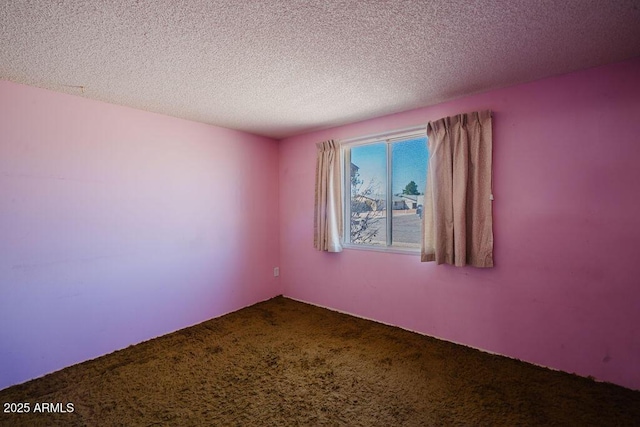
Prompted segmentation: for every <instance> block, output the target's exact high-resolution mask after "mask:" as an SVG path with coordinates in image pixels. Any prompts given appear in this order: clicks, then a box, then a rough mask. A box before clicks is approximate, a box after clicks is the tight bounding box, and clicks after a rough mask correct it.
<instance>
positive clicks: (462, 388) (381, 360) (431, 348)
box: [0, 297, 640, 426]
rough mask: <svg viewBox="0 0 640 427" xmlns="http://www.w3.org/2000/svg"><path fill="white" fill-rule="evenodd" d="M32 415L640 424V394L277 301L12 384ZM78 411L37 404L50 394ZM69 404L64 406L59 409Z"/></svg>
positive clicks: (8, 420) (64, 420)
mask: <svg viewBox="0 0 640 427" xmlns="http://www.w3.org/2000/svg"><path fill="white" fill-rule="evenodd" d="M0 402H2V403H3V409H4V403H6V402H29V403H30V407H31V411H32V412H31V413H29V414H13V415H9V414H5V413H2V414H0V424H2V425H10V426H20V425H28V426H34V425H65V426H67V425H89V426H108V425H140V426H156V425H157V426H159V425H213V426H218V425H219V426H236V425H237V426H247V425H258V426H270V425H302V426H318V425H346V426H424V425H427V426H428V425H447V426H448V425H470V426H476V425H487V426H496V425H505V426H515V425H534V426H547V425H568V426H585V425H597V426H604V425H612V426H625V425H629V426H630V425H640V392H637V391H631V390H627V389H624V388H622V387H618V386H614V385H611V384H603V383H596V382H594V381H591V380H588V379H585V378H580V377H577V376H574V375H569V374H565V373H560V372H555V371H550V370H547V369H543V368H538V367H535V366H532V365H529V364H526V363H522V362H518V361H515V360H511V359H507V358H504V357H498V356H493V355H489V354H486V353H482V352H479V351H476V350H472V349H469V348H466V347H462V346H458V345H455V344H451V343H447V342H443V341H438V340H436V339H432V338H428V337H424V336H421V335H418V334H414V333H410V332H407V331H403V330H401V329H398V328H393V327H389V326H384V325H381V324H378V323H375V322H370V321H366V320H362V319H358V318H354V317H351V316H347V315H342V314H338V313H335V312H331V311H329V310H325V309H321V308H317V307H313V306H310V305H307V304H302V303H299V302H295V301H292V300H289V299H286V298H282V297H278V298H274V299H272V300H269V301H266V302H263V303H260V304H257V305H254V306H252V307H248V308H245V309H243V310H240V311H238V312H235V313H232V314H229V315H226V316H223V317H221V318H218V319H214V320H210V321H207V322H204V323H202V324H200V325H197V326H194V327H191V328H188V329H184V330H181V331H178V332H175V333H173V334H170V335H166V336H163V337H160V338H157V339H154V340H151V341H147V342H144V343H142V344H139V345H136V346H132V347H129V348H127V349H124V350H121V351H117V352H115V353H112V354H109V355H107V356H104V357H100V358H98V359H95V360H91V361H88V362H84V363H81V364H79V365H75V366H72V367H69V368H66V369H63V370H61V371H58V372H55V373H53V374H50V375H47V376H45V377H43V378H40V379H37V380H34V381H30V382H28V383H25V384H22V385H18V386H14V387H10V388H8V389H5V390H3V391H0ZM44 402H52V403H62V404H66V403H73V405H74V411H73V412H71V413H58V414H52V413H33V409H34V405H35V404H36V403H38V404H39V409H42V405H41V404H42V403H44ZM58 409H59V408H58Z"/></svg>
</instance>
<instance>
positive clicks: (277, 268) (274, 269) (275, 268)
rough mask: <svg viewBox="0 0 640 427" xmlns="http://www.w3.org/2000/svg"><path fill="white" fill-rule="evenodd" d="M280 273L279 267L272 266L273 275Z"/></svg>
mask: <svg viewBox="0 0 640 427" xmlns="http://www.w3.org/2000/svg"><path fill="white" fill-rule="evenodd" d="M279 275H280V267H274V268H273V277H278V276H279Z"/></svg>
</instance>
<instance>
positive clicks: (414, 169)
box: [351, 137, 428, 194]
mask: <svg viewBox="0 0 640 427" xmlns="http://www.w3.org/2000/svg"><path fill="white" fill-rule="evenodd" d="M391 147H392V149H391V151H392V159H393V171H392V172H393V182H392V187H393V193H394V194H397V193H401V192H402V190H403V189H404V188H405V186H406V185H407V184H408V183H409V182H410V181H415V183H416V184H418V191H420V193H424V186H425V180H426V164H427V158H428V155H427V138H426V137H422V138H416V139H411V140H406V141H402V142H401V143H394V144H392V145H391ZM386 151H387V149H386V143H385V142H380V143H375V144H368V145H361V146H356V147H352V148H351V163H353V164H354V165H356V166H358V167H359V168H360V169H359V172H360V179H362V180H363V181H364V182H365V185H366V184H368V183H369V180H370V179H371V178H373V179H374V180H376V181H377V182H379V183H380V186H381V187H380V188H381V190H382V193H384V185H385V182H386V178H385V173H386V169H387V160H386Z"/></svg>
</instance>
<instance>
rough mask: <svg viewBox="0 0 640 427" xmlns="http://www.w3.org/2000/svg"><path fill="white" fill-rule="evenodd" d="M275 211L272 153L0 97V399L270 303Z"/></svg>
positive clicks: (69, 107)
mask: <svg viewBox="0 0 640 427" xmlns="http://www.w3.org/2000/svg"><path fill="white" fill-rule="evenodd" d="M277 210H278V146H277V142H276V141H273V140H270V139H267V138H262V137H257V136H254V135H249V134H245V133H242V132H237V131H232V130H228V129H222V128H216V127H212V126H207V125H204V124H200V123H193V122H188V121H185V120H180V119H175V118H171V117H165V116H161V115H158V114H152V113H147V112H142V111H138V110H134V109H130V108H124V107H119V106H115V105H109V104H105V103H101V102H97V101H91V100H86V99H83V98H79V97H73V96H69V95H63V94H59V93H54V92H49V91H46V90H42V89H36V88H31V87H27V86H22V85H17V84H13V83H10V82H6V81H2V82H0V389H1V388H4V387H6V386H9V385H11V384H15V383H19V382H22V381H25V380H28V379H30V378H34V377H37V376H40V375H42V374H45V373H47V372H51V371H53V370H57V369H60V368H62V367H64V366H68V365H71V364H74V363H76V362H80V361H83V360H86V359H89V358H93V357H96V356H99V355H102V354H105V353H108V352H111V351H113V350H115V349H118V348H122V347H125V346H127V345H130V344H133V343H137V342H140V341H142V340H146V339H149V338H151V337H154V336H158V335H162V334H165V333H168V332H170V331H173V330H176V329H180V328H183V327H185V326H188V325H191V324H195V323H199V322H202V321H204V320H206V319H209V318H212V317H215V316H218V315H221V314H223V313H226V312H229V311H233V310H236V309H238V308H241V307H243V306H246V305H250V304H253V303H255V302H257V301H260V300H264V299H268V298H270V297H272V296H275V295H277V294H280V293H282V289H281V287H280V282H279V281H278V279H275V278H274V277H273V267H275V266H276V265H278V261H279V260H278V247H279V242H278V237H279V235H278V229H277V228H278V214H277ZM249 262H250V263H251V268H247V263H249Z"/></svg>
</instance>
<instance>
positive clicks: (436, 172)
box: [421, 111, 493, 267]
mask: <svg viewBox="0 0 640 427" xmlns="http://www.w3.org/2000/svg"><path fill="white" fill-rule="evenodd" d="M427 137H428V146H429V165H428V171H427V185H426V189H425V200H424V214H423V216H422V223H423V224H422V225H423V227H422V230H423V235H422V250H421V260H422V261H423V262H424V261H435V262H436V264H452V265H456V266H464V265H467V264H469V265H472V266H474V267H493V219H492V212H491V210H492V207H491V203H492V199H493V196H492V194H491V155H492V131H491V112H490V111H480V112H473V113H468V114H460V115H457V116H452V117H446V118H443V119H440V120H436V121H434V122H429V124H428V125H427Z"/></svg>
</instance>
